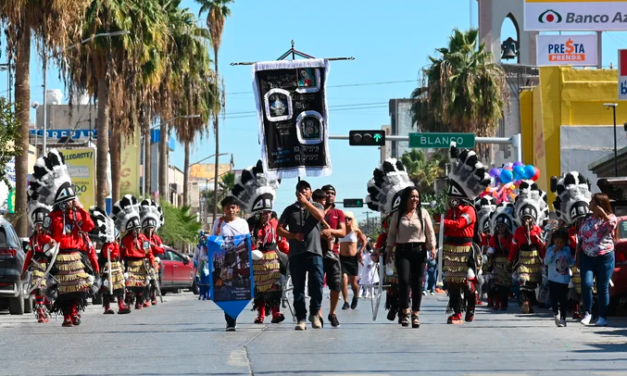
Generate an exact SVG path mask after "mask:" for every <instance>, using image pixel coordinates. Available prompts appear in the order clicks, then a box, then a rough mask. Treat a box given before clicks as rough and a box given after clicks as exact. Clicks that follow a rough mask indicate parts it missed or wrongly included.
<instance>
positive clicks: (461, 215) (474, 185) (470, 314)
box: [442, 143, 490, 324]
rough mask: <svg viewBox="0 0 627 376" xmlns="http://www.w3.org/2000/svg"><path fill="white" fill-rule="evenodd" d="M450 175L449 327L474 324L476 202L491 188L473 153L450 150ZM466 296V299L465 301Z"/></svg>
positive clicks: (478, 254) (477, 262) (446, 250)
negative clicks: (464, 315)
mask: <svg viewBox="0 0 627 376" xmlns="http://www.w3.org/2000/svg"><path fill="white" fill-rule="evenodd" d="M450 158H451V172H450V173H449V176H448V177H449V179H448V196H449V210H448V211H447V212H446V217H445V219H444V236H445V239H444V247H443V253H442V254H443V261H444V265H443V269H442V271H443V273H444V280H445V281H446V282H447V283H448V291H449V304H448V308H447V312H448V313H451V312H452V313H453V314H452V315H451V316H449V318H448V321H447V323H449V324H462V323H463V321H462V312H463V311H464V310H465V311H466V317H465V321H467V322H471V321H473V320H474V316H475V304H476V297H475V291H476V285H477V283H478V279H477V276H476V275H477V271H478V270H479V268H480V266H481V250H480V248H479V247H478V246H476V248H473V240H474V238H475V236H476V233H475V229H476V224H477V213H476V212H475V208H474V205H473V201H474V200H475V198H476V197H477V196H479V195H480V194H481V192H483V191H485V189H486V188H487V187H488V185H489V184H490V176H489V175H488V173H487V171H486V168H485V167H484V165H483V164H482V163H481V162H480V161H479V158H477V155H476V154H475V152H474V151H472V150H467V149H459V148H457V145H456V144H455V143H452V144H451V148H450ZM462 293H463V298H462Z"/></svg>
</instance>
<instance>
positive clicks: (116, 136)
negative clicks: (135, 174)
mask: <svg viewBox="0 0 627 376" xmlns="http://www.w3.org/2000/svg"><path fill="white" fill-rule="evenodd" d="M110 142H111V144H110V147H109V153H110V154H111V185H112V186H113V187H112V192H111V202H112V203H115V202H117V201H118V200H119V199H120V181H121V176H120V174H121V167H122V161H121V158H122V136H121V135H120V130H118V129H113V131H112V132H111V140H110Z"/></svg>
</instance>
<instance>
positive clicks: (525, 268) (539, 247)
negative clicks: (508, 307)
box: [509, 181, 548, 314]
mask: <svg viewBox="0 0 627 376" xmlns="http://www.w3.org/2000/svg"><path fill="white" fill-rule="evenodd" d="M518 191H519V192H518V197H516V202H515V203H514V209H515V213H516V221H517V224H518V228H517V229H516V231H515V232H514V240H513V242H512V247H511V250H510V254H509V263H510V265H513V263H514V262H516V263H517V265H518V266H517V273H518V282H519V283H520V307H521V311H522V313H523V314H527V313H533V306H534V305H536V304H537V299H536V293H535V289H536V287H537V286H538V283H539V282H541V281H542V260H543V259H544V253H545V251H546V244H545V243H544V240H542V229H541V228H540V226H539V224H544V223H545V222H546V221H547V220H548V217H547V215H548V205H547V203H546V193H545V192H543V191H542V190H541V189H540V188H538V185H537V184H536V183H534V182H531V181H523V182H522V183H521V184H520V185H519V187H518Z"/></svg>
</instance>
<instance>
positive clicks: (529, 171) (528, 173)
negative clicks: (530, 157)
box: [525, 165, 536, 179]
mask: <svg viewBox="0 0 627 376" xmlns="http://www.w3.org/2000/svg"><path fill="white" fill-rule="evenodd" d="M535 174H536V168H535V167H533V166H532V165H526V166H525V179H531V178H533V177H534V175H535Z"/></svg>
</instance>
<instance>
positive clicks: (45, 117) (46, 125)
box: [41, 55, 48, 155]
mask: <svg viewBox="0 0 627 376" xmlns="http://www.w3.org/2000/svg"><path fill="white" fill-rule="evenodd" d="M47 71H48V55H44V126H43V130H44V135H43V142H42V145H41V154H42V155H46V146H47V143H46V141H47V138H48V135H47V133H48V124H47V123H46V121H47V120H48V116H47V115H48V101H47V99H46V84H47V82H46V80H47V78H48V76H47Z"/></svg>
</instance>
